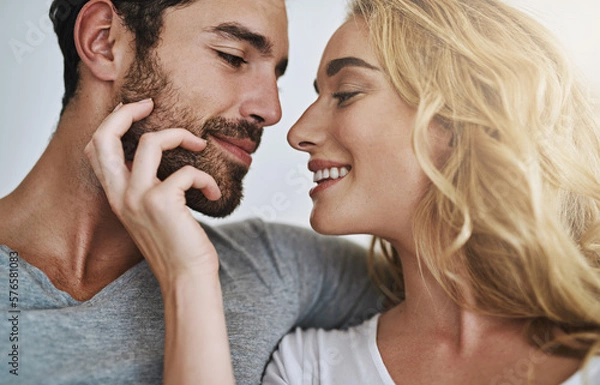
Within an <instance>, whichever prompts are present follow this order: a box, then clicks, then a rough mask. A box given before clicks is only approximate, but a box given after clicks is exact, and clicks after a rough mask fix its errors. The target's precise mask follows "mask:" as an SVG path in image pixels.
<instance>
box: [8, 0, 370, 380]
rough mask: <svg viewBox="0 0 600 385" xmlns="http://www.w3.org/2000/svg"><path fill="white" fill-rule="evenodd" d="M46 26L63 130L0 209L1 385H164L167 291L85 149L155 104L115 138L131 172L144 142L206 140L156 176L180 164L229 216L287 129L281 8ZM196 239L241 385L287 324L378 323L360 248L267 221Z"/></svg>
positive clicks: (246, 4)
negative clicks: (170, 135)
mask: <svg viewBox="0 0 600 385" xmlns="http://www.w3.org/2000/svg"><path fill="white" fill-rule="evenodd" d="M51 18H52V19H53V22H54V24H55V30H56V32H57V35H58V36H59V43H60V45H61V50H62V51H63V55H64V56H65V97H64V100H63V111H62V114H61V119H60V122H59V124H58V128H57V130H56V133H55V135H54V136H53V138H52V140H51V142H50V144H49V145H48V148H47V149H46V151H45V152H44V154H43V155H42V157H41V159H40V160H39V161H38V163H37V164H36V166H35V167H34V168H33V170H32V171H31V172H30V173H29V175H28V176H27V177H26V178H25V180H24V181H23V182H22V183H21V184H20V185H19V187H17V189H16V190H15V191H14V192H12V193H11V194H9V195H8V196H6V197H4V198H2V199H0V218H2V221H1V222H0V245H2V246H0V291H1V292H3V293H6V294H5V299H4V300H2V302H0V309H1V310H2V311H3V314H4V315H5V317H4V319H5V321H1V322H0V340H2V341H4V342H3V343H2V344H0V349H2V353H3V354H4V355H3V356H4V357H5V360H6V361H5V363H4V364H1V363H0V383H11V384H19V383H23V384H40V383H43V384H121V383H123V384H125V383H127V384H130V383H139V384H159V383H161V380H162V365H163V362H162V361H163V342H164V337H163V335H164V326H163V325H164V320H163V304H162V299H161V291H160V288H159V286H158V283H157V281H156V279H155V278H154V276H153V275H152V272H151V271H150V270H149V268H148V265H147V263H146V262H145V261H144V260H143V256H142V254H141V253H140V251H139V250H138V249H137V247H136V245H135V243H134V242H133V241H132V239H131V237H130V235H129V234H128V232H127V231H126V229H125V228H124V227H123V225H122V224H121V223H120V221H119V220H118V219H117V217H116V216H115V215H114V214H113V212H112V211H111V208H110V206H109V203H108V201H107V199H106V196H105V194H104V192H103V190H102V188H101V186H100V184H99V182H98V179H97V178H96V176H95V174H94V172H93V171H92V168H91V166H90V163H89V161H88V160H87V158H86V156H85V155H84V148H85V146H86V144H87V143H88V142H89V141H90V139H91V138H92V136H93V134H94V132H95V130H96V128H97V127H98V126H99V125H100V123H101V122H102V121H103V119H104V118H105V117H106V116H107V115H108V113H109V112H110V111H111V110H112V109H113V108H114V107H115V106H116V105H117V104H118V103H119V102H126V103H127V102H132V101H138V100H142V99H145V98H149V97H150V98H152V99H153V101H154V110H153V112H152V114H151V115H150V116H149V117H148V118H146V119H144V120H141V121H139V122H136V123H135V124H133V127H132V129H131V130H130V131H129V132H128V133H127V134H126V135H125V137H124V138H123V148H124V152H125V156H126V159H128V160H129V161H130V160H132V158H133V155H134V154H135V150H136V148H137V145H138V141H139V139H140V137H141V136H142V134H144V133H146V132H151V131H158V130H162V129H164V128H170V127H180V128H184V129H186V130H188V131H190V132H192V133H193V134H195V135H197V136H200V137H202V138H204V139H206V140H207V147H206V149H204V150H203V151H202V152H200V153H199V154H196V153H192V152H189V151H185V150H183V149H176V150H173V151H169V152H166V153H165V154H164V157H163V161H162V163H161V166H160V169H159V172H158V176H159V178H160V179H161V180H164V179H165V178H166V177H168V176H169V175H171V174H172V173H173V172H174V171H176V170H178V169H180V168H181V167H182V166H185V165H191V166H194V167H195V168H196V169H201V170H203V171H205V172H207V173H208V174H210V175H211V176H212V177H213V178H214V179H215V181H216V183H217V185H218V187H219V189H220V190H221V194H222V197H221V198H220V199H219V200H217V201H215V202H212V201H209V200H207V199H205V198H204V196H203V195H202V194H201V193H200V192H199V191H196V190H194V189H191V190H190V191H189V192H188V193H187V195H186V198H187V204H188V205H189V206H190V207H192V208H193V209H195V210H198V211H200V212H202V213H204V214H207V215H211V216H225V215H227V214H228V213H230V212H231V211H232V210H233V209H234V208H235V207H236V206H237V205H238V204H239V202H240V199H241V189H242V186H241V180H242V178H243V176H244V175H245V173H246V172H247V169H248V166H249V164H250V161H251V153H252V152H253V151H254V150H255V149H256V147H257V146H258V143H259V141H260V137H261V135H262V130H263V128H264V127H267V126H270V125H273V124H275V123H277V122H278V121H279V119H280V118H281V107H280V104H279V99H278V91H277V83H276V81H277V78H278V77H279V76H281V75H282V74H283V73H284V72H285V67H286V62H287V50H288V41H287V17H286V11H285V4H284V1H283V0H145V1H143V2H142V1H138V0H113V1H112V2H111V1H110V0H55V1H54V2H53V4H52V7H51ZM156 146H157V149H158V150H160V144H159V143H158V144H156ZM115 166H116V167H118V166H122V165H115ZM203 227H204V229H205V231H206V233H207V234H208V236H209V237H210V239H211V241H212V242H213V243H214V245H215V248H216V250H217V251H218V254H219V258H220V278H221V284H222V287H223V297H224V308H225V312H226V316H227V328H228V332H229V336H230V344H231V350H232V359H233V365H234V369H235V375H236V379H237V381H238V383H240V384H255V383H258V382H259V381H260V377H261V374H262V371H263V368H264V365H265V363H266V361H267V360H268V357H269V355H270V353H271V352H272V351H273V349H274V348H275V346H276V344H277V341H278V340H279V339H280V338H281V337H282V335H283V334H285V333H286V332H287V331H288V330H290V329H291V328H293V327H294V326H302V327H326V328H330V327H337V326H343V325H345V324H348V323H349V322H354V323H356V322H358V321H360V320H361V319H364V318H366V317H367V316H368V315H370V314H371V313H373V312H374V311H376V307H377V306H376V302H377V297H378V296H377V293H376V292H375V290H374V289H373V288H372V286H371V285H370V283H369V281H368V279H367V277H366V274H365V272H366V266H365V261H364V252H363V251H362V250H361V249H360V248H358V247H355V246H353V245H350V244H347V243H344V242H341V241H339V240H336V239H329V238H323V237H319V236H316V235H314V234H313V233H312V232H310V231H307V230H301V229H295V228H290V227H287V226H279V225H272V224H265V223H262V222H260V221H247V222H243V223H239V224H232V225H227V226H223V227H220V228H210V227H208V226H203ZM333 362H335V359H333ZM2 366H4V367H2Z"/></svg>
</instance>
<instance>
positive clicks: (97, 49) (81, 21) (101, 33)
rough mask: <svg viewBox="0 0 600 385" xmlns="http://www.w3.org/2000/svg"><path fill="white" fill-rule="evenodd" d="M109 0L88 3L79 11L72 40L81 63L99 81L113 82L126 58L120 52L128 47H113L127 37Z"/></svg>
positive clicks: (123, 45) (91, 0)
mask: <svg viewBox="0 0 600 385" xmlns="http://www.w3.org/2000/svg"><path fill="white" fill-rule="evenodd" d="M126 35H127V31H126V29H125V27H123V25H122V22H121V19H120V17H119V15H118V14H117V13H116V11H115V9H114V8H113V4H112V2H111V1H110V0H90V1H89V2H88V3H87V4H86V5H85V6H84V7H83V8H82V9H81V11H80V12H79V15H78V16H77V21H76V23H75V29H74V31H73V38H74V40H75V47H76V48H77V53H78V54H79V57H80V58H81V62H82V63H83V64H84V65H85V66H86V67H88V68H89V72H90V73H91V74H92V75H93V76H95V77H96V78H97V79H99V80H103V81H114V80H116V79H117V77H118V74H119V73H120V72H121V71H120V69H121V66H123V65H125V64H126V63H123V60H124V57H125V55H124V54H123V52H119V50H123V49H125V47H129V44H116V43H117V41H119V40H120V41H121V42H122V41H123V39H127V38H128V37H127V36H126Z"/></svg>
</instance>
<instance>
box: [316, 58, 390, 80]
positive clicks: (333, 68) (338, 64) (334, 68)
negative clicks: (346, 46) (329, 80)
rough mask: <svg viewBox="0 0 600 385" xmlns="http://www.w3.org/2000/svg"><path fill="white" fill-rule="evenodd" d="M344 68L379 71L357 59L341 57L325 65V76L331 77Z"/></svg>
mask: <svg viewBox="0 0 600 385" xmlns="http://www.w3.org/2000/svg"><path fill="white" fill-rule="evenodd" d="M345 67H362V68H368V69H371V70H376V71H379V68H377V67H376V66H374V65H372V64H369V63H367V62H366V61H364V60H362V59H359V58H357V57H351V56H349V57H343V58H339V59H333V60H332V61H330V62H329V64H327V71H326V73H327V76H329V77H331V76H334V75H335V74H337V73H338V72H340V71H341V70H342V69H343V68H345Z"/></svg>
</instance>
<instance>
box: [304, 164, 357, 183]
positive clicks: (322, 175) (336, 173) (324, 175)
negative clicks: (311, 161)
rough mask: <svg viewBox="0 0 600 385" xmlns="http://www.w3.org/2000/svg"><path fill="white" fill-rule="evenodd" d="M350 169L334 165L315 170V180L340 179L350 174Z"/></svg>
mask: <svg viewBox="0 0 600 385" xmlns="http://www.w3.org/2000/svg"><path fill="white" fill-rule="evenodd" d="M348 172H349V170H348V169H347V168H346V167H340V168H337V167H332V168H326V169H323V170H319V171H317V172H315V175H314V177H313V181H314V182H316V183H319V182H321V181H323V180H326V179H339V178H343V177H345V176H346V175H348Z"/></svg>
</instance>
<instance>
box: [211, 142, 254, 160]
mask: <svg viewBox="0 0 600 385" xmlns="http://www.w3.org/2000/svg"><path fill="white" fill-rule="evenodd" d="M213 140H214V142H215V143H216V144H217V145H218V146H220V147H221V148H222V149H224V150H226V151H227V152H228V153H229V154H230V155H232V156H233V157H234V158H235V159H236V160H238V161H239V162H241V163H242V164H244V165H245V166H246V167H250V165H251V164H252V156H251V154H252V153H254V152H255V151H256V148H257V147H258V144H257V143H256V142H254V141H253V140H251V139H236V138H230V137H223V136H217V135H213Z"/></svg>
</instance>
